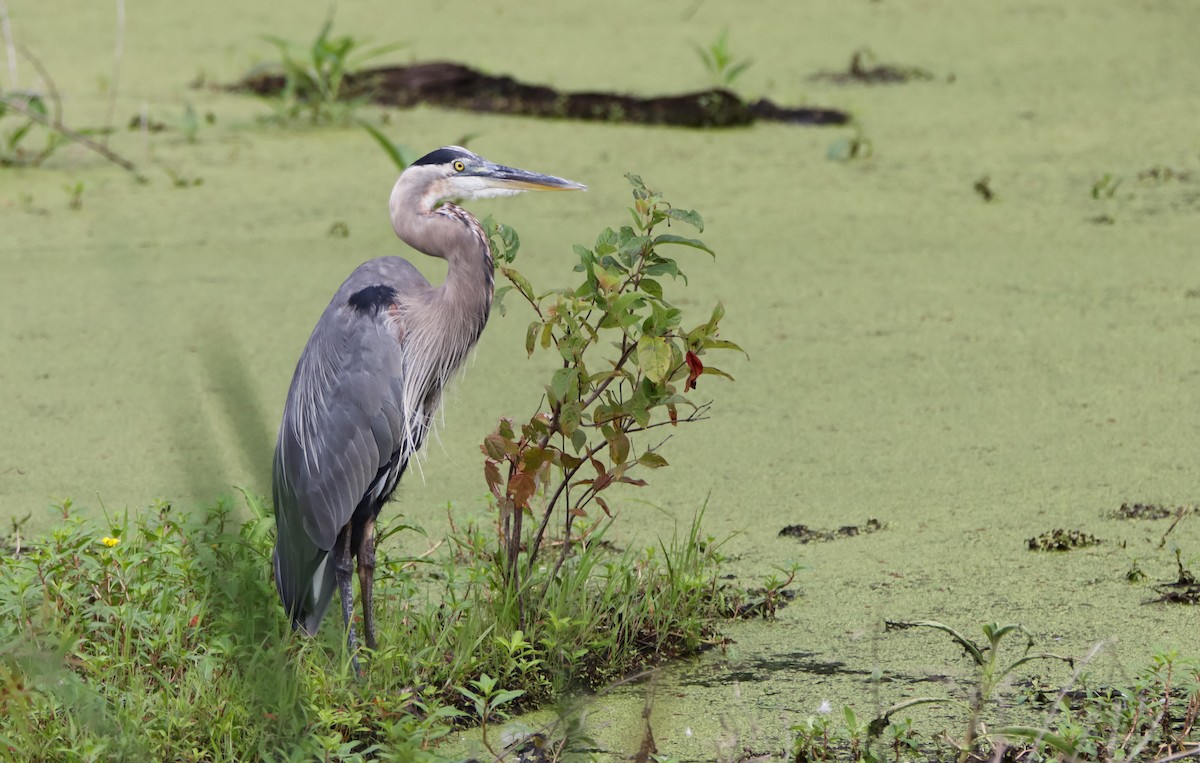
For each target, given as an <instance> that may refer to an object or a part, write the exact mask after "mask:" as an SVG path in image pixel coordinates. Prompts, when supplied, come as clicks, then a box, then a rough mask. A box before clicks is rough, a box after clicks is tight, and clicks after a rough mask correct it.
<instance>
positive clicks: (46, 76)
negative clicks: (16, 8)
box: [0, 0, 62, 124]
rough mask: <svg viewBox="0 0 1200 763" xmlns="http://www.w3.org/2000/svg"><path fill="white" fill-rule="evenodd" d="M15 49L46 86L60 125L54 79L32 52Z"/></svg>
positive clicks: (60, 103) (58, 103) (2, 0)
mask: <svg viewBox="0 0 1200 763" xmlns="http://www.w3.org/2000/svg"><path fill="white" fill-rule="evenodd" d="M0 2H4V0H0ZM17 47H18V48H20V51H21V55H22V56H25V60H26V61H28V62H29V63H31V64H33V68H34V70H35V71H37V73H38V76H39V77H41V78H42V82H44V83H45V84H46V96H47V97H48V98H49V99H50V103H52V104H54V123H55V124H62V98H61V97H60V96H59V94H58V86H57V85H55V84H54V78H53V77H51V76H50V72H48V71H46V67H45V66H42V61H41V59H40V58H38V57H37V56H35V55H33V51H32V50H30V49H29V48H27V47H25V46H24V45H18V46H17Z"/></svg>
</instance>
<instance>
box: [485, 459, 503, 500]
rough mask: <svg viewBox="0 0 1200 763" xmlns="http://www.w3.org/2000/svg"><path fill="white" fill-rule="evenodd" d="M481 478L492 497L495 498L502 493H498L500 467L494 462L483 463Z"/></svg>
mask: <svg viewBox="0 0 1200 763" xmlns="http://www.w3.org/2000/svg"><path fill="white" fill-rule="evenodd" d="M483 477H484V479H486V480H487V485H488V489H489V490H491V491H492V495H494V496H496V497H497V498H499V497H501V495H503V493H501V491H500V467H499V466H497V465H496V462H495V461H485V462H484V463H483Z"/></svg>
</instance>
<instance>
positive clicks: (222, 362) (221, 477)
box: [161, 322, 274, 505]
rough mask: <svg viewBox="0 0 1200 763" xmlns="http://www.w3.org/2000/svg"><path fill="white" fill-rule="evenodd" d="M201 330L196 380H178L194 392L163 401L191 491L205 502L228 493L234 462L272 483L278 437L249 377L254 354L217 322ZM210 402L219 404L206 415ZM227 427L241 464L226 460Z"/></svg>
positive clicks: (257, 481)
mask: <svg viewBox="0 0 1200 763" xmlns="http://www.w3.org/2000/svg"><path fill="white" fill-rule="evenodd" d="M198 333H199V337H198V342H197V344H198V354H199V364H200V373H199V375H198V377H197V379H195V380H193V379H183V380H180V383H178V384H177V385H176V388H177V389H184V390H189V389H190V390H192V394H191V396H188V395H173V396H170V397H165V398H163V399H162V401H161V405H162V406H163V408H164V410H165V411H166V416H167V418H168V419H169V420H170V421H171V422H172V424H171V427H170V432H171V439H172V450H173V451H174V452H175V453H176V454H178V457H179V472H180V477H181V478H182V481H183V484H184V485H186V487H187V494H188V495H189V496H191V497H192V498H193V499H194V500H195V501H197V502H198V503H199V504H201V505H203V504H206V503H211V502H212V500H214V499H215V498H216V497H217V496H220V495H227V494H228V492H229V489H230V487H231V484H232V481H231V479H230V469H229V467H230V466H235V467H236V471H238V472H239V473H242V474H249V475H252V479H251V483H252V484H253V485H255V486H260V485H266V484H268V483H267V475H268V474H269V472H270V459H271V454H272V452H273V450H274V442H273V439H272V436H271V431H272V430H271V426H270V424H269V423H268V422H269V419H268V416H267V414H266V412H265V411H264V410H263V408H262V406H261V405H260V404H259V401H258V399H257V397H256V395H255V388H254V384H253V382H252V379H251V377H250V373H249V368H250V365H249V364H250V360H251V359H250V358H249V357H248V355H247V353H246V352H245V351H244V350H243V349H242V347H241V345H240V344H239V343H238V341H237V338H236V336H235V335H234V334H233V333H232V332H231V331H230V330H229V328H228V327H227V326H225V325H224V324H221V323H217V322H213V323H209V324H208V325H207V326H204V327H201V328H199V329H198ZM197 382H198V383H199V385H200V386H199V387H197ZM206 403H208V404H210V405H211V406H213V407H215V412H214V413H212V414H211V415H209V416H205V415H202V414H203V411H204V410H205V407H206ZM223 432H228V439H229V440H230V441H232V443H233V446H234V450H235V453H234V455H235V458H236V464H229V463H223V462H222V459H221V457H220V453H221V448H220V446H221V443H222V441H223V439H224V438H223V437H222V433H223Z"/></svg>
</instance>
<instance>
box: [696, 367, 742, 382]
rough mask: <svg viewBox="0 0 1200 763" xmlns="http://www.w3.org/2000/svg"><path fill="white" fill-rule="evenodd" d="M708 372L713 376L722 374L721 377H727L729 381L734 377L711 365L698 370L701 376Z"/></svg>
mask: <svg viewBox="0 0 1200 763" xmlns="http://www.w3.org/2000/svg"><path fill="white" fill-rule="evenodd" d="M708 374H712V375H713V376H722V377H724V378H726V379H728V380H729V381H734V378H733V377H732V376H730V375H729V374H727V373H725V372H724V371H722V370H721V369H719V368H713V367H712V366H705V367H704V370H703V371H701V372H700V375H701V376H706V375H708Z"/></svg>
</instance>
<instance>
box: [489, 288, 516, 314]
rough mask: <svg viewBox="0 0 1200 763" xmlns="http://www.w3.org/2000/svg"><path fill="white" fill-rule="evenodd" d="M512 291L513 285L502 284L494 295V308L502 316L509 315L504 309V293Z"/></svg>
mask: <svg viewBox="0 0 1200 763" xmlns="http://www.w3.org/2000/svg"><path fill="white" fill-rule="evenodd" d="M510 291H512V287H511V286H501V287H500V288H499V289H496V293H495V294H494V295H493V296H492V309H493V310H495V311H496V312H498V313H500V317H501V318H503V317H504V316H506V315H508V311H507V310H505V309H504V295H505V294H508V293H509V292H510Z"/></svg>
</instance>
